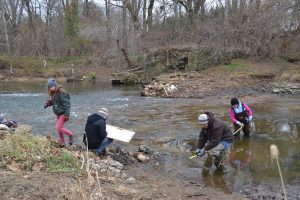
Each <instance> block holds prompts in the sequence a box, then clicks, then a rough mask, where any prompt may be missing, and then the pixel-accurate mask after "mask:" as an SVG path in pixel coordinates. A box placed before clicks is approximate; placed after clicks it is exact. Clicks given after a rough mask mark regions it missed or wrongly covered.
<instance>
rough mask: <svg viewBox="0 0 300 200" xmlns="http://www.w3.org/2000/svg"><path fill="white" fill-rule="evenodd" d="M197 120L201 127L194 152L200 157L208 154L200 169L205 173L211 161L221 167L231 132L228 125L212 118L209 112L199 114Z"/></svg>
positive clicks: (231, 135) (231, 139)
mask: <svg viewBox="0 0 300 200" xmlns="http://www.w3.org/2000/svg"><path fill="white" fill-rule="evenodd" d="M198 121H199V124H200V125H201V126H202V129H201V131H200V134H199V140H198V148H197V150H196V154H197V155H198V156H200V157H203V156H204V155H205V154H207V155H208V156H207V159H206V160H205V162H204V166H203V170H202V172H203V173H204V174H207V173H208V172H209V169H210V167H211V166H212V164H213V163H214V164H215V166H216V167H217V168H220V167H222V165H223V160H224V159H225V156H226V151H227V150H228V149H229V148H230V146H231V144H232V142H233V134H232V131H231V129H230V127H229V126H228V125H227V124H226V123H225V122H223V121H221V120H219V119H216V118H214V115H213V113H211V112H205V113H204V114H201V115H199V117H198Z"/></svg>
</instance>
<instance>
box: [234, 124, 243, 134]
mask: <svg viewBox="0 0 300 200" xmlns="http://www.w3.org/2000/svg"><path fill="white" fill-rule="evenodd" d="M242 128H243V126H241V127H240V128H239V129H238V130H236V131H235V132H234V133H233V135H235V134H236V133H238V132H239V131H240V130H241V129H242Z"/></svg>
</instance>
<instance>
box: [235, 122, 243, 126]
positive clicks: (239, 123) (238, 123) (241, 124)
mask: <svg viewBox="0 0 300 200" xmlns="http://www.w3.org/2000/svg"><path fill="white" fill-rule="evenodd" d="M236 124H237V125H239V126H244V124H243V123H241V122H239V121H237V122H236Z"/></svg>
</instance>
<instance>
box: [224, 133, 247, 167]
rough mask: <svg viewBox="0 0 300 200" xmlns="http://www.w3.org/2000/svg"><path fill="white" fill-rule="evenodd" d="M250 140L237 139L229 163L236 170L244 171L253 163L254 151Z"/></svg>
mask: <svg viewBox="0 0 300 200" xmlns="http://www.w3.org/2000/svg"><path fill="white" fill-rule="evenodd" d="M249 144H250V138H242V139H241V138H237V137H236V138H235V141H234V143H233V145H232V148H231V150H230V153H229V155H228V162H229V163H230V164H231V165H233V166H234V167H235V168H236V170H238V171H239V170H244V168H245V167H247V166H248V165H249V164H250V162H251V161H252V151H251V149H250V147H249Z"/></svg>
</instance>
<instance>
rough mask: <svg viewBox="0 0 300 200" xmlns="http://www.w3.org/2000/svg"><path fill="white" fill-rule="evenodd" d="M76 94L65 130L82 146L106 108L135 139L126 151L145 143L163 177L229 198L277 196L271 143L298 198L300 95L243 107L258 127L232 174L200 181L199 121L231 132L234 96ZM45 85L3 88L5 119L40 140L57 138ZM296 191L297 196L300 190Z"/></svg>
mask: <svg viewBox="0 0 300 200" xmlns="http://www.w3.org/2000/svg"><path fill="white" fill-rule="evenodd" d="M63 85H64V87H65V89H66V90H67V91H68V92H69V93H70V96H71V102H72V109H71V117H70V120H69V122H68V123H66V125H65V127H66V128H68V129H70V130H72V131H73V132H74V133H75V135H76V136H77V141H76V142H77V143H78V144H79V143H81V139H82V133H83V130H84V125H85V122H86V118H87V116H88V115H89V114H92V113H94V112H97V110H99V108H101V107H106V108H108V110H109V113H110V117H109V119H108V122H107V123H108V124H112V125H115V126H119V127H122V128H125V129H131V130H134V131H135V132H136V135H135V136H134V138H133V140H132V142H131V143H130V144H120V145H126V146H128V148H132V149H135V150H136V149H137V147H138V146H139V145H141V144H144V145H146V146H148V147H150V148H151V149H153V150H155V151H157V152H160V153H161V154H163V158H164V159H163V162H162V164H161V165H160V166H158V168H157V170H161V172H163V173H166V174H169V176H171V175H172V174H174V173H176V174H177V175H176V178H179V179H181V180H186V181H192V182H205V183H206V184H208V185H212V186H214V187H218V188H220V189H222V190H223V191H224V192H226V193H231V192H240V193H245V192H247V190H249V188H251V187H256V188H260V187H261V188H263V189H264V190H265V191H272V192H274V193H279V192H278V191H279V190H281V187H280V186H281V182H280V177H279V174H278V170H277V165H276V162H275V161H274V162H272V161H271V157H270V144H276V145H277V146H278V148H279V151H280V165H281V170H282V174H283V177H284V182H285V184H286V189H287V191H288V192H290V193H291V194H292V195H293V196H292V198H291V199H293V198H294V199H298V198H299V199H300V193H299V192H298V191H299V187H300V137H299V130H300V129H299V128H300V98H299V96H278V95H257V96H255V95H254V96H249V97H245V98H244V99H243V100H245V102H246V103H247V104H248V105H249V106H250V107H251V109H252V111H253V113H254V114H253V119H254V126H253V127H252V132H251V137H250V139H249V140H241V141H239V142H236V143H235V145H234V146H233V149H234V150H235V154H234V156H233V158H232V160H231V161H232V163H230V161H228V162H227V164H228V166H229V167H228V169H227V172H226V173H217V172H216V171H211V173H210V175H209V176H206V177H204V176H202V175H201V167H202V165H203V162H204V160H203V159H201V158H195V159H191V160H189V159H188V157H189V156H190V155H191V150H193V149H194V147H195V145H196V142H197V139H198V134H199V131H200V126H199V125H198V123H197V117H198V115H199V114H201V113H202V112H203V111H211V112H213V113H214V114H215V117H217V118H220V119H222V120H224V121H226V122H227V123H228V124H230V125H231V123H230V121H229V117H228V106H229V104H230V96H227V97H207V98H202V99H179V98H178V99H171V98H153V97H141V95H140V92H141V89H142V88H141V86H139V85H131V86H125V85H121V86H113V85H111V83H110V82H89V81H85V82H77V83H64V84H63ZM46 89H47V88H46V86H45V83H36V82H35V83H19V82H2V83H1V84H0V105H1V106H0V113H3V114H4V115H5V116H6V117H7V118H8V119H11V120H15V121H17V122H18V124H19V125H21V124H29V125H31V126H32V128H33V134H35V135H51V136H54V137H56V132H55V116H54V114H53V112H52V108H47V109H43V104H44V101H45V99H46V98H47V94H46ZM116 143H118V142H116ZM297 188H298V191H297Z"/></svg>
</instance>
